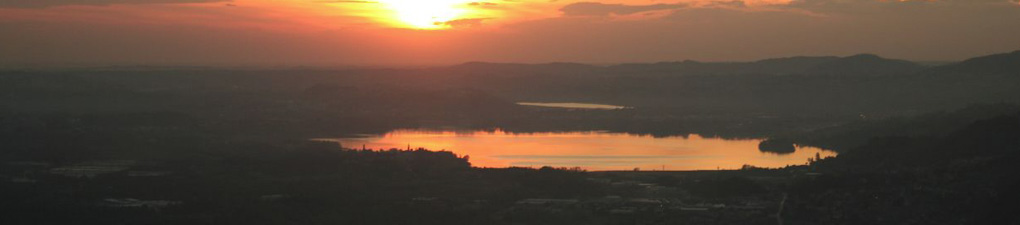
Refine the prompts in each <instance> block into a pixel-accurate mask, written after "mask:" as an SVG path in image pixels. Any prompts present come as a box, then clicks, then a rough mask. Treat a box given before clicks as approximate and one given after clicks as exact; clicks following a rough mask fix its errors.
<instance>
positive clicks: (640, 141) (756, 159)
mask: <svg viewBox="0 0 1020 225" xmlns="http://www.w3.org/2000/svg"><path fill="white" fill-rule="evenodd" d="M314 140H320V141H331V142H337V143H340V144H341V145H342V146H344V147H347V148H355V149H360V148H361V147H362V146H365V147H366V148H368V149H391V148H397V149H405V148H407V147H408V146H410V147H411V148H419V147H422V148H427V149H430V150H447V151H451V152H453V153H456V154H457V155H461V156H463V155H468V156H470V162H471V164H472V166H475V167H510V166H520V167H541V166H553V167H582V168H584V169H587V170H632V169H634V168H640V169H641V170H662V169H666V170H715V169H738V168H740V167H741V166H743V165H744V164H749V165H754V166H759V167H783V166H787V165H800V164H805V163H806V162H807V161H808V158H813V157H815V156H816V154H817V155H818V156H821V157H822V158H825V157H829V156H835V155H836V153H835V152H832V151H827V150H823V149H819V148H815V147H806V146H797V151H796V152H794V153H791V154H782V155H780V154H775V153H766V152H761V151H759V150H758V143H759V142H760V141H761V140H759V139H743V140H732V139H722V138H710V137H702V136H698V135H690V136H688V137H686V138H685V137H679V136H678V137H665V138H657V137H652V136H649V135H635V134H626V133H608V132H547V133H510V132H505V131H500V130H494V131H436V130H396V131H392V132H389V133H386V134H383V135H368V136H363V137H354V138H319V139H314Z"/></svg>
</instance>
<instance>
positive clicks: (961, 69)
mask: <svg viewBox="0 0 1020 225" xmlns="http://www.w3.org/2000/svg"><path fill="white" fill-rule="evenodd" d="M930 72H931V73H935V74H974V75H993V74H998V75H1002V74H1020V51H1014V52H1011V53H1002V54H995V55H989V56H982V57H977V58H971V59H968V60H964V61H963V62H960V63H956V64H952V65H946V66H940V67H936V68H932V70H930Z"/></svg>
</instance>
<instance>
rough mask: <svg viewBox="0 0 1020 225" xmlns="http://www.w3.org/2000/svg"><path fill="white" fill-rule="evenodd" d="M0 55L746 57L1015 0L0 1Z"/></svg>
mask: <svg viewBox="0 0 1020 225" xmlns="http://www.w3.org/2000/svg"><path fill="white" fill-rule="evenodd" d="M0 34H2V35H0V66H3V65H8V66H10V65H14V66H18V65H64V64H98V65H108V64H124V65H139V64H142V65H263V66H298V65H309V66H337V65H427V64H455V63H460V62H466V61H493V62H528V63H534V62H554V61H558V62H564V61H569V62H585V63H619V62H653V61H676V60H685V59H694V60H704V61H736V60H755V59H761V58H769V57H785V56H795V55H851V54H857V53H875V54H879V55H882V56H886V57H891V58H902V59H910V60H919V61H949V60H960V59H964V58H968V57H973V56H980V55H984V54H991V53H998V52H1008V51H1014V50H1018V49H1020V3H1018V2H1017V1H1016V0H930V1H920V0H919V1H895V0H887V1H882V0H744V1H740V0H679V1H676V0H673V1H659V0H629V1H621V0H615V1H573V0H490V1H471V0H370V1H360V0H234V1H229V0H0Z"/></svg>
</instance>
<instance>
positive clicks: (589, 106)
mask: <svg viewBox="0 0 1020 225" xmlns="http://www.w3.org/2000/svg"><path fill="white" fill-rule="evenodd" d="M517 104H518V105H523V106H536V107H549V108H566V109H601V110H610V109H626V108H628V107H626V106H618V105H605V104H592V103H577V102H518V103H517Z"/></svg>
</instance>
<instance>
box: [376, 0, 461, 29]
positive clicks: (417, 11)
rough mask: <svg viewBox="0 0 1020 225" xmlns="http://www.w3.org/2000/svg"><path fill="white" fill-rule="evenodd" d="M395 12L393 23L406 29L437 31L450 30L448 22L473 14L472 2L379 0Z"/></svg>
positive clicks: (455, 0) (451, 0)
mask: <svg viewBox="0 0 1020 225" xmlns="http://www.w3.org/2000/svg"><path fill="white" fill-rule="evenodd" d="M378 2H379V3H382V4H384V5H385V7H386V8H387V9H389V10H390V11H392V12H393V14H394V15H393V18H391V19H392V20H394V21H393V22H397V23H400V24H402V25H403V26H404V27H409V28H414V29H423V30H437V29H445V28H449V27H450V24H449V23H448V22H450V21H454V20H458V19H463V18H464V17H465V15H467V14H470V13H471V9H470V8H468V5H469V4H470V3H471V2H473V1H471V0H379V1H378Z"/></svg>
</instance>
